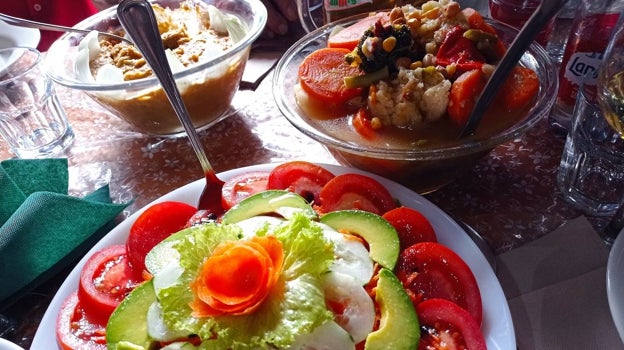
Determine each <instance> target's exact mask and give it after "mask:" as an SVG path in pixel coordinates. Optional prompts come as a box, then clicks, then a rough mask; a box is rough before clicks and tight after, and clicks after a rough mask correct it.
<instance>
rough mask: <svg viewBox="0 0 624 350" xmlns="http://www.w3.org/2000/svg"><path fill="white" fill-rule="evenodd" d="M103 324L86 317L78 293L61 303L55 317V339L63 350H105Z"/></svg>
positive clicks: (104, 329) (104, 328)
mask: <svg viewBox="0 0 624 350" xmlns="http://www.w3.org/2000/svg"><path fill="white" fill-rule="evenodd" d="M105 331H106V327H105V323H94V322H92V321H90V320H89V319H88V318H87V317H86V312H85V310H84V309H83V307H82V305H81V303H80V300H79V299H78V293H77V292H73V293H72V294H70V295H69V296H68V297H67V299H65V301H64V302H63V305H62V306H61V309H60V310H59V313H58V316H57V317H56V339H57V342H58V344H59V346H60V347H61V348H62V349H64V350H77V349H81V350H106V335H105Z"/></svg>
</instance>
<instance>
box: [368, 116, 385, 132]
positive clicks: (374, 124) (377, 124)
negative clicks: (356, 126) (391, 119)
mask: <svg viewBox="0 0 624 350" xmlns="http://www.w3.org/2000/svg"><path fill="white" fill-rule="evenodd" d="M370 125H371V128H373V130H379V129H381V127H382V126H383V124H382V123H381V119H379V118H378V117H373V118H371V121H370Z"/></svg>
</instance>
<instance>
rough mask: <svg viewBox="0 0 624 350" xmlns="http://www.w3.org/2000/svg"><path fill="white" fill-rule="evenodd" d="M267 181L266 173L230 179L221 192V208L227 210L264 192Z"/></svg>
mask: <svg viewBox="0 0 624 350" xmlns="http://www.w3.org/2000/svg"><path fill="white" fill-rule="evenodd" d="M268 180H269V172H268V171H254V172H249V173H244V174H240V175H238V176H234V177H232V178H230V179H229V180H227V181H226V182H225V184H223V189H222V190H221V204H222V206H223V208H224V209H225V210H228V209H230V208H231V207H233V206H234V205H236V204H237V203H238V202H240V201H242V200H243V199H245V198H247V197H249V196H251V195H252V194H256V193H258V192H261V191H264V190H266V189H267V182H268Z"/></svg>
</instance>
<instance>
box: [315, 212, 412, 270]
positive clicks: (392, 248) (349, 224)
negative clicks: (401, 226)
mask: <svg viewBox="0 0 624 350" xmlns="http://www.w3.org/2000/svg"><path fill="white" fill-rule="evenodd" d="M321 222H322V223H324V224H326V225H328V226H330V227H331V228H333V229H334V230H337V231H341V230H345V231H348V232H351V233H354V234H357V235H358V236H360V237H362V238H363V239H364V240H366V242H367V243H368V247H369V255H370V257H371V259H373V260H374V261H375V262H377V263H379V264H380V265H381V266H383V267H385V268H387V269H389V270H393V269H394V265H395V264H396V262H397V259H398V258H399V248H400V247H399V235H398V233H397V231H396V229H395V228H394V227H393V226H392V225H391V224H390V223H389V222H388V221H386V220H385V219H384V218H382V217H381V216H379V215H377V214H374V213H370V212H367V211H363V210H339V211H333V212H330V213H327V214H325V215H323V216H321Z"/></svg>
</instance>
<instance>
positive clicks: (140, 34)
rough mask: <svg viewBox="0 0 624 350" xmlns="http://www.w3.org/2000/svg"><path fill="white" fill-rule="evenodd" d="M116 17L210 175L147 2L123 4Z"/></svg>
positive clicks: (136, 1)
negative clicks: (165, 96) (165, 97)
mask: <svg viewBox="0 0 624 350" xmlns="http://www.w3.org/2000/svg"><path fill="white" fill-rule="evenodd" d="M117 16H118V17H119V21H120V22H121V25H122V26H123V27H124V29H125V30H126V32H127V33H128V35H130V37H131V38H132V41H134V43H135V44H136V46H137V47H138V48H139V50H140V51H141V53H142V54H143V57H145V60H146V61H147V63H148V64H149V65H150V67H151V68H152V70H153V71H154V74H155V75H156V77H157V78H158V81H160V84H161V85H162V88H163V90H164V91H165V94H166V95H167V98H169V101H170V102H171V105H172V106H173V109H174V111H175V113H176V115H177V116H178V119H180V123H182V126H183V127H184V130H186V133H187V135H188V138H189V140H190V142H191V146H192V147H193V150H194V151H195V153H196V155H197V158H198V159H199V162H200V164H201V167H202V169H203V171H204V173H205V174H209V173H214V171H213V170H212V166H211V165H210V163H209V162H208V158H207V157H206V152H205V151H204V148H203V146H202V144H201V142H200V140H199V135H197V131H196V130H195V126H194V125H193V122H192V121H191V118H190V116H189V113H188V110H187V109H186V105H185V104H184V101H183V100H182V97H181V96H180V91H179V90H178V87H177V85H176V83H175V79H174V77H173V73H172V72H171V67H169V62H168V61H167V56H166V55H165V49H164V47H163V43H162V38H161V37H160V32H159V31H158V23H157V22H156V16H155V15H154V10H153V9H152V5H151V4H150V3H149V2H148V1H147V0H124V1H122V2H121V3H120V4H119V6H118V7H117Z"/></svg>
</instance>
